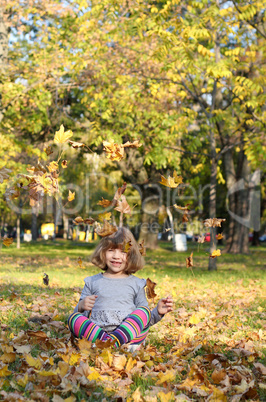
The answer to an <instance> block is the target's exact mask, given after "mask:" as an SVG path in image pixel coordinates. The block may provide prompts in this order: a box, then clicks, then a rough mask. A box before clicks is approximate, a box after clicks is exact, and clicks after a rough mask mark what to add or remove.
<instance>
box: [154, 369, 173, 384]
mask: <svg viewBox="0 0 266 402" xmlns="http://www.w3.org/2000/svg"><path fill="white" fill-rule="evenodd" d="M175 376H176V373H175V371H174V370H167V371H166V372H165V373H159V374H158V378H159V379H158V381H157V382H156V384H157V385H160V384H163V383H164V382H166V383H168V382H172V381H174V380H175Z"/></svg>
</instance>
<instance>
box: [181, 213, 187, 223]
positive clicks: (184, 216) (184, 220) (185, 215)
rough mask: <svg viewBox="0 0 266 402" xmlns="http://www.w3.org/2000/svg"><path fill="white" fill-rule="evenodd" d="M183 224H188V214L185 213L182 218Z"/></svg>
mask: <svg viewBox="0 0 266 402" xmlns="http://www.w3.org/2000/svg"><path fill="white" fill-rule="evenodd" d="M182 222H183V223H184V222H188V214H187V213H186V212H185V213H184V215H183V216H182Z"/></svg>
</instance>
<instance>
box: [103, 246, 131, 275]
mask: <svg viewBox="0 0 266 402" xmlns="http://www.w3.org/2000/svg"><path fill="white" fill-rule="evenodd" d="M105 259H106V265H107V270H106V272H105V274H104V275H105V276H112V277H113V276H115V277H123V276H127V274H125V272H124V271H125V268H126V264H127V253H125V252H123V251H122V250H121V249H120V248H110V249H108V250H107V251H106V254H105Z"/></svg>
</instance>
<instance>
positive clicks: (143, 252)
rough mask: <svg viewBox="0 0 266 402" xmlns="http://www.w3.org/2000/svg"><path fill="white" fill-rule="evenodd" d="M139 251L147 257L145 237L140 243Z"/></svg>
mask: <svg viewBox="0 0 266 402" xmlns="http://www.w3.org/2000/svg"><path fill="white" fill-rule="evenodd" d="M139 252H140V254H141V255H142V257H145V255H146V247H145V246H144V239H143V240H142V241H141V243H139Z"/></svg>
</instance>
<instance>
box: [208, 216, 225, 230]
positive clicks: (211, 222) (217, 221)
mask: <svg viewBox="0 0 266 402" xmlns="http://www.w3.org/2000/svg"><path fill="white" fill-rule="evenodd" d="M225 221H226V219H218V218H209V219H205V221H204V222H203V223H204V226H206V227H207V228H210V227H213V228H214V227H217V226H219V227H221V223H222V222H225Z"/></svg>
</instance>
